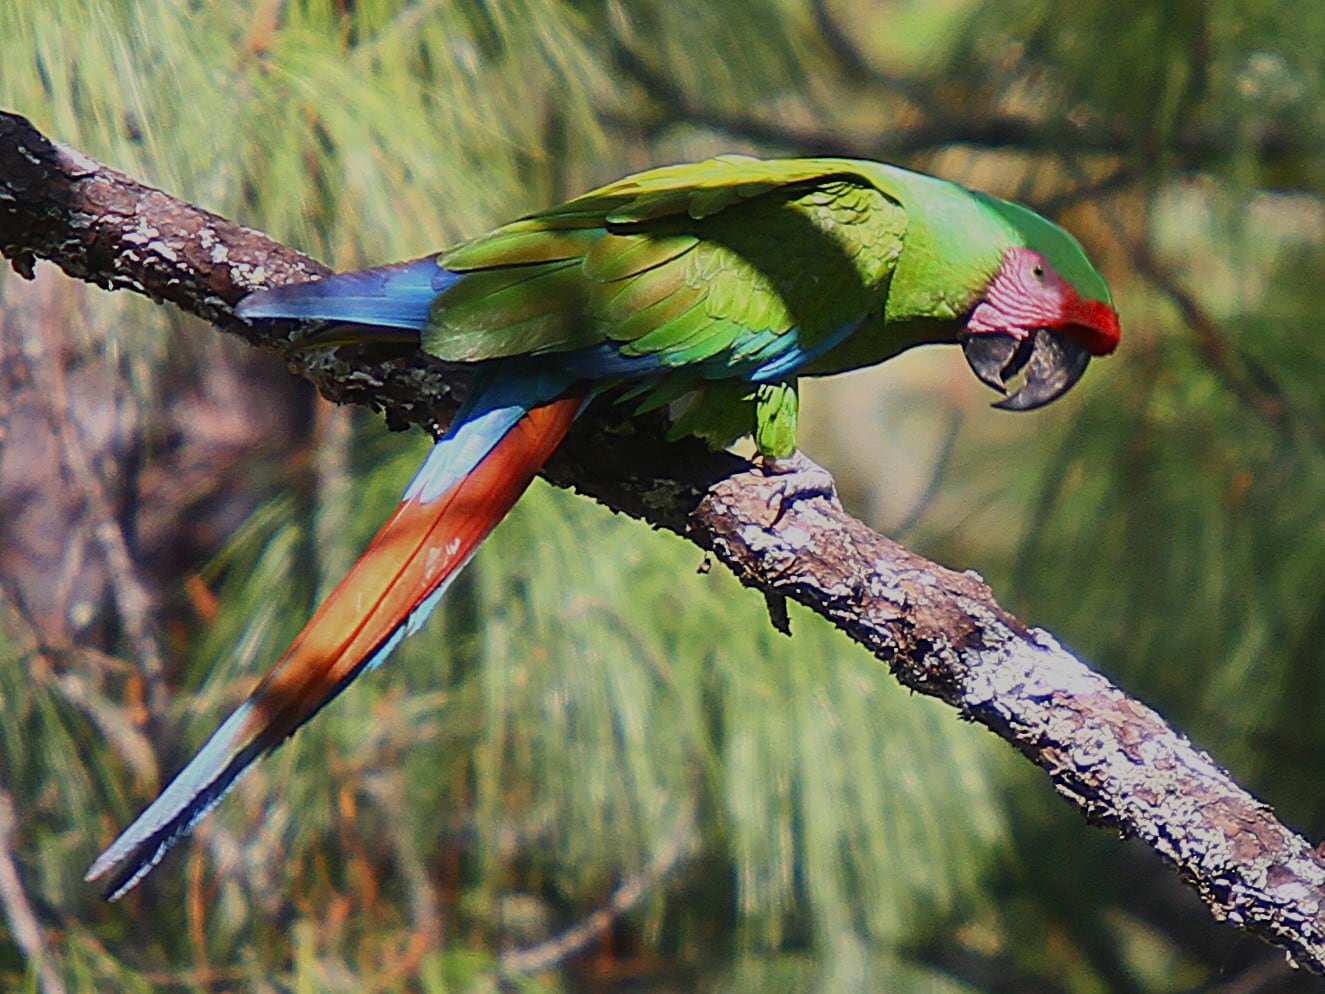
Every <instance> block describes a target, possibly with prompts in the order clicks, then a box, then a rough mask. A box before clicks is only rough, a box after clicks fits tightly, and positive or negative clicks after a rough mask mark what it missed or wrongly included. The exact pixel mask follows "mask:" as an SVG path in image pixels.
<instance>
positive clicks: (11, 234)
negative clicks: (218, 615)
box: [0, 114, 1325, 973]
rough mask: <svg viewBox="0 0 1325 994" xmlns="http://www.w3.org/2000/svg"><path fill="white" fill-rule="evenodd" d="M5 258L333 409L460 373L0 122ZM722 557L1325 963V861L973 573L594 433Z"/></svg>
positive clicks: (293, 260) (408, 414) (729, 474)
mask: <svg viewBox="0 0 1325 994" xmlns="http://www.w3.org/2000/svg"><path fill="white" fill-rule="evenodd" d="M0 252H3V253H4V255H5V256H6V257H8V258H9V259H10V261H11V263H12V265H13V266H14V268H15V269H16V270H17V271H18V272H20V273H23V274H30V273H31V271H32V268H33V265H34V262H35V261H36V260H38V259H45V260H49V261H51V262H54V263H55V264H57V265H58V266H60V267H61V268H62V269H64V270H65V272H67V273H68V274H69V275H71V276H74V277H75V278H78V279H83V280H88V281H90V282H93V283H96V284H98V285H100V286H104V287H107V288H109V289H130V290H134V291H137V292H139V293H144V294H146V295H148V296H150V297H152V298H153V299H156V300H161V301H169V302H170V303H172V304H174V305H175V306H177V307H179V308H181V309H182V310H184V311H187V312H188V313H190V314H195V315H198V316H199V317H202V318H205V319H206V320H208V321H210V322H212V323H213V324H215V325H216V326H217V327H219V328H221V329H223V330H225V331H228V332H231V333H234V334H238V335H241V336H243V337H244V338H245V339H246V340H247V341H249V342H251V343H252V344H254V345H256V346H259V347H262V348H266V349H269V350H272V351H274V352H276V353H277V354H279V355H281V356H282V357H283V358H285V360H286V361H287V362H288V363H289V364H290V366H291V367H292V369H293V370H294V371H296V372H298V373H300V374H301V375H303V376H306V377H308V378H309V379H310V380H312V381H313V382H314V383H315V384H316V385H317V387H318V388H319V389H320V390H321V391H322V392H323V393H324V394H325V395H326V396H327V397H329V398H331V399H333V400H337V401H345V402H356V403H363V404H368V405H370V406H372V407H375V408H377V409H380V410H382V411H384V412H385V413H386V415H387V417H388V419H389V420H390V421H391V422H392V423H393V424H401V425H403V424H406V423H415V424H419V425H422V426H424V427H425V428H428V429H433V430H435V429H436V427H437V426H439V425H442V424H445V423H446V420H447V419H448V417H449V416H450V414H451V413H452V411H453V410H454V403H455V398H456V397H457V396H459V395H462V393H463V390H464V388H465V383H464V372H463V370H458V369H454V368H447V367H445V366H444V365H443V364H440V363H438V362H436V361H435V360H431V359H429V358H428V357H426V356H422V355H419V354H417V353H410V354H404V355H398V356H394V357H388V358H382V357H381V356H380V355H377V356H375V355H370V354H369V353H366V352H363V351H361V350H357V349H352V348H342V349H339V350H335V351H331V352H315V353H306V352H299V351H297V350H295V349H293V348H292V347H291V345H290V342H289V338H288V333H289V332H290V331H291V330H292V328H293V326H286V327H285V328H281V327H279V326H276V327H273V326H272V325H270V324H267V323H264V324H262V325H261V326H257V327H250V326H248V325H246V324H244V323H243V322H241V321H239V320H238V319H236V318H235V316H234V313H233V310H232V308H233V306H234V304H235V303H236V301H237V300H238V299H239V298H240V297H242V296H243V295H244V293H246V292H247V291H248V290H250V289H254V288H258V287H262V286H269V285H276V284H280V283H284V282H290V281H294V280H301V279H305V278H307V277H309V276H311V275H316V274H322V273H325V272H326V269H325V267H323V266H321V265H319V264H318V263H316V262H314V261H312V260H310V259H308V258H306V257H304V256H302V255H300V254H299V253H297V252H295V251H293V250H291V249H289V248H286V247H285V246H282V245H279V244H277V243H275V242H273V241H272V240H271V239H269V238H267V237H266V236H264V235H262V234H261V233H259V232H256V231H253V230H251V229H248V228H244V227H242V226H240V225H237V224H235V223H233V222H231V221H227V220H225V219H223V218H220V217H217V216H216V215H214V214H210V213H208V212H206V211H203V210H200V209H198V208H196V207H193V206H191V205H189V204H186V203H183V202H180V201H178V200H176V199H174V198H172V197H170V196H168V195H166V194H164V193H162V192H160V191H158V190H154V189H151V188H149V187H146V186H143V185H142V184H139V183H137V182H135V181H134V180H132V179H130V178H129V177H127V176H124V175H122V174H120V173H117V172H115V171H113V170H110V169H107V168H106V167H104V166H101V165H99V164H98V163H95V162H92V161H91V160H89V159H87V158H86V157H85V156H83V155H82V154H80V153H78V152H76V151H74V150H72V149H69V148H65V147H62V146H59V145H57V144H54V143H52V142H51V141H50V140H49V139H47V138H45V137H44V136H42V135H41V134H39V133H38V132H37V131H36V130H35V129H33V128H32V126H31V125H30V124H29V123H28V122H27V121H26V120H24V119H22V118H20V117H16V116H13V115H6V114H0ZM546 475H547V476H548V477H549V478H550V479H552V480H553V481H554V482H556V483H558V484H561V485H563V486H569V487H574V488H575V489H577V490H579V491H581V492H583V493H585V494H588V495H590V496H592V497H594V498H596V499H598V500H600V501H602V502H603V503H605V504H607V505H608V506H610V507H612V508H614V509H616V510H618V511H621V512H624V513H627V514H631V515H633V516H635V517H638V518H641V519H643V520H644V521H647V522H649V523H650V524H652V525H654V526H656V527H663V528H668V529H670V530H673V531H676V532H678V533H680V534H683V535H685V536H687V537H688V538H690V539H691V540H693V541H694V542H695V543H696V544H697V545H699V546H701V547H702V548H704V549H706V550H710V551H711V552H712V553H713V554H714V555H715V556H716V557H717V558H718V559H720V560H721V561H722V562H723V563H725V564H726V565H727V566H729V567H730V568H731V569H732V570H734V571H735V572H736V573H737V575H738V576H739V577H740V578H741V579H742V581H743V582H745V583H747V584H749V585H750V586H752V587H756V588H758V589H760V590H762V591H764V592H765V594H766V595H767V596H769V597H770V598H771V599H772V601H773V602H774V603H776V602H777V600H778V599H779V598H782V597H789V598H793V599H795V600H797V601H799V602H800V603H802V604H805V605H807V606H808V607H809V608H810V609H812V610H814V611H816V612H818V613H819V614H821V615H823V616H824V617H826V618H828V619H829V620H831V621H832V622H833V623H834V624H836V625H837V626H838V627H839V628H841V629H842V631H844V632H845V633H846V634H847V635H849V636H850V637H851V638H853V639H855V640H856V641H858V642H860V643H861V644H862V645H864V646H866V647H867V648H869V649H870V650H871V651H872V652H873V653H875V655H877V656H878V657H879V658H880V659H881V660H883V661H884V662H885V663H886V664H887V665H888V666H889V667H890V668H891V670H892V672H893V673H894V674H895V675H896V676H897V678H898V679H899V680H900V681H901V682H902V683H904V684H905V685H906V686H908V687H911V688H912V689H914V690H916V691H918V692H920V693H924V694H928V695H930V696H934V697H937V698H939V699H940V700H943V701H945V702H946V703H948V704H949V705H951V706H952V707H954V708H956V709H957V711H958V712H959V713H960V715H961V716H962V717H963V718H966V719H969V720H972V721H977V722H979V723H981V724H983V725H985V726H986V727H987V728H989V729H990V730H992V731H993V732H994V733H995V734H997V735H999V736H1000V737H1002V738H1003V739H1006V740H1007V741H1008V742H1009V743H1011V744H1012V745H1013V746H1015V747H1016V748H1017V749H1018V750H1019V751H1020V752H1021V753H1022V754H1024V755H1025V756H1026V757H1027V758H1028V759H1030V760H1031V761H1032V762H1034V763H1035V764H1036V765H1038V766H1039V767H1040V768H1041V769H1043V770H1044V771H1045V772H1046V774H1047V775H1048V776H1049V778H1050V779H1051V781H1052V782H1053V784H1054V787H1055V788H1056V789H1057V790H1058V792H1059V793H1060V794H1061V795H1062V796H1063V797H1064V798H1065V799H1066V800H1068V801H1070V802H1071V803H1072V804H1074V805H1075V806H1077V807H1078V808H1079V809H1080V810H1081V811H1082V813H1083V814H1084V815H1085V816H1086V818H1087V819H1088V820H1089V821H1091V822H1093V823H1095V824H1100V825H1109V826H1112V827H1114V828H1116V829H1117V830H1118V831H1119V832H1120V833H1122V834H1123V835H1125V836H1133V837H1135V838H1138V839H1140V840H1142V841H1144V842H1145V843H1146V844H1147V845H1149V846H1150V847H1151V848H1153V849H1154V850H1155V851H1156V852H1158V853H1159V854H1160V855H1161V856H1162V857H1163V858H1164V859H1165V860H1167V861H1168V862H1169V863H1170V864H1171V865H1173V866H1174V867H1175V868H1176V869H1177V870H1178V872H1179V873H1180V874H1181V875H1182V877H1183V878H1184V879H1185V880H1186V881H1187V882H1188V883H1189V884H1190V885H1191V886H1192V887H1193V888H1194V889H1195V890H1196V891H1197V892H1198V893H1199V894H1200V896H1201V898H1202V900H1204V901H1205V903H1206V904H1207V906H1208V907H1209V908H1210V910H1211V912H1212V913H1213V914H1214V915H1215V917H1217V918H1220V919H1223V920H1227V921H1229V922H1232V923H1234V924H1236V925H1238V926H1240V927H1242V928H1245V929H1246V930H1248V931H1249V932H1252V933H1254V934H1256V935H1259V936H1260V937H1262V938H1264V939H1266V940H1268V941H1270V942H1273V943H1276V944H1278V945H1279V946H1281V947H1283V948H1284V949H1286V950H1287V951H1288V952H1289V953H1290V954H1291V955H1292V956H1293V958H1294V959H1295V960H1296V961H1297V962H1298V963H1299V964H1301V965H1302V966H1304V967H1307V968H1309V969H1311V970H1313V971H1315V972H1318V973H1321V972H1325V909H1322V894H1325V860H1322V858H1321V857H1320V856H1319V855H1318V854H1317V853H1316V851H1315V850H1314V849H1313V848H1312V847H1311V845H1310V843H1308V842H1307V841H1306V840H1305V839H1303V838H1302V837H1300V836H1298V835H1296V834H1294V833H1293V832H1292V831H1290V830H1289V829H1288V828H1286V827H1285V826H1284V825H1282V824H1280V823H1279V822H1278V821H1277V820H1276V819H1275V817H1274V816H1273V813H1272V812H1271V810H1270V809H1269V808H1268V807H1267V806H1266V805H1265V804H1263V803H1261V802H1260V801H1258V800H1256V799H1255V798H1254V797H1252V796H1251V795H1250V794H1248V793H1247V792H1246V791H1244V790H1243V789H1242V788H1240V787H1239V786H1238V785H1237V784H1236V783H1235V782H1234V781H1233V780H1232V778H1231V777H1230V776H1229V775H1228V774H1227V773H1226V772H1225V771H1224V770H1222V769H1221V768H1220V767H1219V766H1218V764H1216V763H1215V762H1214V761H1213V760H1212V759H1211V758H1210V757H1209V756H1208V755H1206V754H1205V753H1203V752H1201V751H1199V750H1197V749H1195V748H1194V747H1193V746H1192V745H1191V743H1189V742H1188V741H1187V740H1186V738H1184V737H1183V736H1182V735H1179V734H1178V733H1176V732H1175V731H1174V730H1172V729H1171V728H1169V727H1168V726H1167V725H1165V723H1164V722H1163V720H1162V719H1161V718H1160V717H1159V716H1158V715H1157V714H1156V713H1155V712H1154V711H1152V710H1151V709H1149V708H1147V707H1146V706H1145V705H1143V704H1140V703H1138V702H1137V701H1135V700H1133V699H1131V698H1129V697H1128V696H1127V695H1126V694H1124V693H1123V692H1122V691H1121V690H1119V689H1118V688H1117V687H1115V686H1113V685H1112V684H1110V683H1109V682H1108V681H1107V680H1106V679H1104V678H1103V677H1102V676H1100V675H1099V674H1097V673H1095V672H1093V671H1092V670H1090V669H1089V668H1088V667H1087V666H1085V665H1084V664H1083V663H1082V662H1081V661H1080V660H1078V659H1076V658H1075V657H1074V656H1072V655H1071V654H1070V653H1068V652H1066V651H1065V650H1064V649H1062V648H1061V647H1060V646H1059V645H1058V644H1057V643H1056V642H1055V641H1054V640H1053V639H1052V638H1051V637H1050V636H1049V635H1047V634H1046V633H1044V632H1043V631H1039V630H1037V629H1033V628H1028V627H1027V626H1025V625H1023V624H1022V623H1021V622H1019V621H1018V620H1017V619H1015V618H1013V617H1012V616H1011V615H1009V614H1008V613H1007V612H1006V611H1004V610H1003V609H1002V608H1001V607H999V605H998V604H997V602H996V601H995V600H994V598H993V595H992V594H991V592H990V590H989V589H988V587H987V586H986V585H985V584H984V582H983V581H982V580H981V579H980V578H979V577H978V576H976V575H975V574H973V573H957V572H953V571H951V570H948V569H945V568H944V567H942V566H939V565H937V564H935V563H932V562H929V561H927V560H925V559H923V558H921V557H919V556H917V555H915V554H914V553H911V552H909V551H908V550H906V549H904V548H902V547H901V546H899V545H897V544H896V543H894V542H892V541H891V540H889V539H887V538H885V537H884V536H882V535H879V534H877V533H875V532H873V531H871V530H870V529H869V528H868V527H866V526H865V525H864V524H863V523H861V522H860V521H857V520H855V519H854V518H852V517H851V516H850V515H848V514H847V513H846V512H845V511H844V510H843V509H842V507H841V505H840V504H838V503H837V502H836V501H834V500H831V499H828V498H824V497H815V498H806V499H800V500H793V501H787V502H785V503H783V502H781V501H780V500H779V495H778V492H777V488H778V487H779V481H777V480H775V479H769V478H767V477H765V476H764V475H763V474H762V473H759V472H756V471H751V469H750V467H749V466H748V465H747V464H745V463H744V462H743V461H741V460H739V459H737V458H735V457H734V456H731V455H727V454H723V453H711V452H708V451H707V450H705V449H704V448H703V447H702V446H701V445H699V444H698V443H693V442H682V443H667V442H665V441H663V439H662V432H661V429H660V425H659V424H658V423H657V422H655V421H644V422H635V423H631V424H621V423H620V422H614V421H610V420H602V419H601V416H600V420H587V421H585V422H583V423H581V424H580V425H579V426H577V428H576V430H575V431H574V432H573V433H572V436H571V438H570V439H568V441H567V443H566V444H565V446H564V447H563V448H562V450H561V451H560V452H559V453H558V454H557V456H556V457H555V458H554V460H553V462H552V463H551V464H550V465H549V467H548V469H547V474H546Z"/></svg>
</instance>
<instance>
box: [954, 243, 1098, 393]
mask: <svg viewBox="0 0 1325 994" xmlns="http://www.w3.org/2000/svg"><path fill="white" fill-rule="evenodd" d="M1118 337H1119V329H1118V315H1117V313H1116V312H1115V311H1114V309H1113V307H1111V306H1110V305H1109V304H1108V303H1106V302H1105V301H1103V300H1091V299H1085V298H1083V297H1082V296H1081V294H1080V293H1079V292H1078V291H1077V289H1076V287H1074V286H1073V285H1072V284H1071V283H1069V282H1068V281H1067V280H1066V279H1064V278H1063V277H1062V276H1060V275H1059V274H1058V272H1057V271H1056V270H1055V269H1054V267H1053V266H1052V265H1051V264H1050V262H1049V260H1048V259H1047V258H1045V256H1044V255H1042V254H1041V253H1039V252H1037V251H1035V250H1034V249H1029V248H1025V247H1021V246H1018V247H1016V248H1010V249H1008V251H1007V252H1006V253H1004V256H1003V263H1002V265H1001V266H1000V268H999V270H998V272H997V274H995V276H994V278H993V280H991V281H990V283H989V287H988V289H987V290H986V291H985V294H984V296H983V298H982V299H981V300H980V302H979V303H978V304H977V305H976V306H975V308H974V309H973V310H972V311H971V312H970V314H969V315H968V317H967V319H966V323H965V326H964V327H963V328H962V330H961V332H960V333H959V334H958V341H959V342H960V343H961V346H962V351H963V352H964V353H965V354H966V361H967V362H968V363H969V364H970V366H971V369H972V371H974V373H975V375H976V376H978V377H979V378H980V379H981V380H982V381H984V382H985V383H987V384H988V385H989V386H991V387H993V388H994V389H995V390H997V391H999V392H1000V393H1004V394H1007V393H1008V391H1009V389H1011V385H1012V384H1013V383H1014V382H1017V381H1019V382H1020V387H1019V388H1018V389H1015V390H1014V391H1013V392H1012V393H1011V394H1010V395H1009V396H1007V397H1006V398H1005V399H1003V400H1001V401H999V402H998V403H997V404H995V405H994V406H995V407H997V408H1001V409H1003V410H1006V411H1032V410H1034V409H1035V408H1037V407H1043V406H1044V405H1045V404H1048V403H1049V402H1050V401H1052V400H1056V399H1058V398H1059V397H1061V396H1062V395H1063V394H1064V393H1066V392H1067V391H1068V390H1069V389H1070V388H1071V387H1072V385H1073V384H1074V383H1076V381H1077V380H1079V379H1080V378H1081V374H1082V373H1084V372H1085V371H1086V365H1087V364H1088V363H1089V362H1090V357H1091V356H1093V355H1107V354H1108V353H1110V352H1112V351H1113V350H1114V349H1115V348H1116V347H1117V345H1118Z"/></svg>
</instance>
